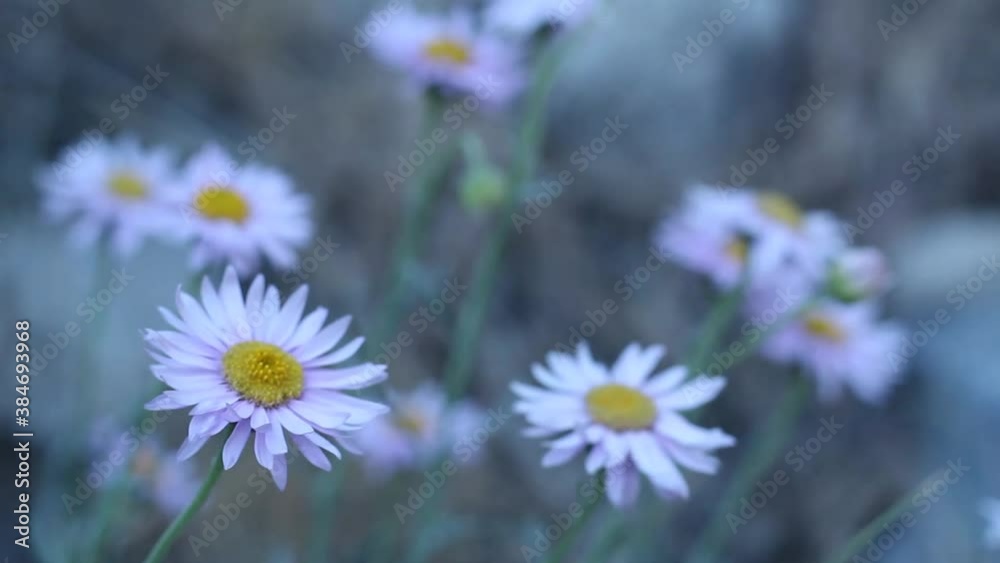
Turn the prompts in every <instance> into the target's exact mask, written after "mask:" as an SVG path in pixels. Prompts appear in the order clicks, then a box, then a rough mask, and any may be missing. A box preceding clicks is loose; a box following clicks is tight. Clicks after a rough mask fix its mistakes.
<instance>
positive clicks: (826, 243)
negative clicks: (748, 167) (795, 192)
mask: <svg viewBox="0 0 1000 563" xmlns="http://www.w3.org/2000/svg"><path fill="white" fill-rule="evenodd" d="M750 219H751V220H752V223H753V226H752V229H751V233H752V234H753V237H754V242H753V258H752V260H750V267H751V270H752V271H754V272H759V273H761V274H762V275H768V274H770V273H772V272H774V271H775V270H776V269H779V268H781V267H782V266H784V265H787V264H789V263H792V264H794V265H795V266H796V267H797V268H800V269H802V271H803V272H805V273H806V274H808V275H810V276H812V277H815V278H817V279H820V278H822V277H823V276H824V275H825V274H826V271H827V268H828V267H829V265H830V260H831V259H832V258H833V257H834V256H835V255H836V254H837V253H838V252H840V251H841V250H842V249H843V248H844V247H845V246H846V241H845V240H844V238H843V235H842V233H841V230H840V226H839V225H838V223H837V219H836V218H835V217H834V216H833V214H831V213H829V212H826V211H810V212H805V211H803V210H801V209H800V208H799V206H798V205H796V204H795V202H793V201H792V200H790V199H788V198H787V197H786V196H784V195H782V194H779V193H774V192H757V193H755V194H754V206H753V213H752V214H751V215H750Z"/></svg>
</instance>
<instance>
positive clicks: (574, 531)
mask: <svg viewBox="0 0 1000 563" xmlns="http://www.w3.org/2000/svg"><path fill="white" fill-rule="evenodd" d="M602 498H603V497H602ZM603 504H604V503H602V502H600V500H598V501H597V502H596V503H595V504H594V505H593V506H589V507H587V508H586V509H584V511H583V514H582V515H581V516H580V519H579V520H577V521H576V522H573V524H572V525H571V527H570V529H569V530H567V531H566V535H564V536H563V537H561V538H559V543H557V544H555V545H553V546H552V550H551V551H550V552H549V556H548V557H547V558H546V559H545V560H546V561H547V562H548V563H561V562H562V561H563V560H564V559H566V555H567V554H568V553H569V551H570V550H571V549H573V546H574V545H576V538H577V537H578V536H579V535H580V533H581V532H582V531H583V529H584V528H586V527H587V521H588V520H590V517H591V516H593V515H594V514H596V513H597V512H600V511H601V506H602V505H603ZM616 527H617V526H606V527H605V528H604V530H605V531H608V530H613V529H614V528H616Z"/></svg>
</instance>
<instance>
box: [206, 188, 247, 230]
mask: <svg viewBox="0 0 1000 563" xmlns="http://www.w3.org/2000/svg"><path fill="white" fill-rule="evenodd" d="M194 208H195V209H196V210H197V211H198V213H201V215H202V216H203V217H206V218H208V219H212V220H214V221H232V222H233V223H238V224H242V223H243V222H244V221H246V220H247V217H249V216H250V204H249V203H247V200H246V199H245V198H244V197H243V195H242V194H240V193H239V192H237V191H236V190H233V189H231V188H227V187H224V186H208V187H206V188H205V189H203V190H201V191H200V192H198V195H197V196H196V197H195V198H194Z"/></svg>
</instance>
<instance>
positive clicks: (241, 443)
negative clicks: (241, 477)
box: [222, 420, 250, 469]
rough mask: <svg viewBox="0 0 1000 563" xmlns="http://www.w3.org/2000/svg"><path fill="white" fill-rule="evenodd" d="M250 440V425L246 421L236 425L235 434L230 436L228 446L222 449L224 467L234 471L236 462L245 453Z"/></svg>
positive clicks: (227, 441)
mask: <svg viewBox="0 0 1000 563" xmlns="http://www.w3.org/2000/svg"><path fill="white" fill-rule="evenodd" d="M248 438H250V423H249V422H248V421H246V420H241V421H240V422H239V423H237V424H236V427H235V428H234V429H233V433H232V434H230V435H229V439H228V440H226V445H225V446H224V447H223V448H222V466H223V467H225V468H226V469H232V468H233V466H234V465H236V462H237V461H239V459H240V454H242V453H243V448H244V447H245V446H246V445H247V439H248Z"/></svg>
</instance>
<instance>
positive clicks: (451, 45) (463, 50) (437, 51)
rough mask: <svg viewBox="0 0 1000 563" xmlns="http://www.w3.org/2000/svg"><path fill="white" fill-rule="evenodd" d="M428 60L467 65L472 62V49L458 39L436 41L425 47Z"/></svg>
mask: <svg viewBox="0 0 1000 563" xmlns="http://www.w3.org/2000/svg"><path fill="white" fill-rule="evenodd" d="M424 55H426V56H427V58H429V59H432V60H435V61H438V62H443V63H451V64H456V65H467V64H469V63H470V62H472V49H470V48H469V46H468V45H466V44H465V43H463V42H461V41H458V40H456V39H448V38H442V39H435V40H433V41H431V42H429V43H427V45H425V46H424Z"/></svg>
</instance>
